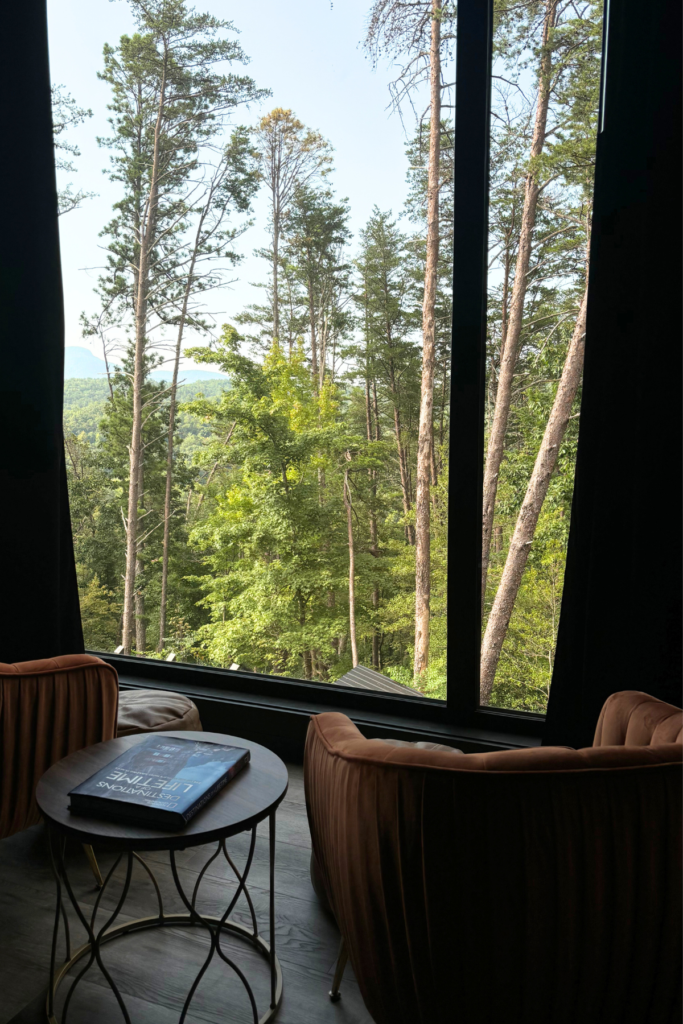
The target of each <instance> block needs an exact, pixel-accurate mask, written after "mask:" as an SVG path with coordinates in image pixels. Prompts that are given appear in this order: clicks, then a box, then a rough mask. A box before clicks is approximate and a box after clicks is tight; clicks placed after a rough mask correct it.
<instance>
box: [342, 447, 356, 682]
mask: <svg viewBox="0 0 683 1024" xmlns="http://www.w3.org/2000/svg"><path fill="white" fill-rule="evenodd" d="M346 457H347V459H348V458H350V456H349V455H348V454H347V456H346ZM344 507H345V508H346V525H347V528H348V534H349V635H350V638H351V661H352V664H353V667H354V668H355V667H356V665H357V664H358V647H357V645H356V553H355V550H354V546H353V511H352V506H351V489H350V487H349V467H348V466H345V467H344Z"/></svg>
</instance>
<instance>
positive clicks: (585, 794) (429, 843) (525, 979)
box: [304, 692, 683, 1024]
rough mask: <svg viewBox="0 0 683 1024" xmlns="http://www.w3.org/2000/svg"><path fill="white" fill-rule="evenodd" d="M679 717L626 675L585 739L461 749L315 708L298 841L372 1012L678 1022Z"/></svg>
mask: <svg viewBox="0 0 683 1024" xmlns="http://www.w3.org/2000/svg"><path fill="white" fill-rule="evenodd" d="M682 725H683V714H682V713H681V711H680V710H679V709H677V708H674V707H672V706H671V705H668V704H664V703H662V702H661V701H657V700H655V699H653V698H650V697H648V696H647V695H646V694H643V693H637V692H626V693H620V694H615V695H614V696H612V697H610V698H609V700H608V701H607V702H606V704H605V706H604V708H603V711H602V714H601V716H600V720H599V722H598V725H597V730H596V734H595V742H594V745H593V747H591V748H587V749H584V750H572V749H569V748H560V747H554V748H553V747H540V748H536V749H531V750H516V751H500V752H496V753H490V754H485V753H482V754H460V753H449V752H446V751H439V750H425V749H418V748H410V747H392V746H390V745H388V744H387V743H386V742H383V741H380V740H366V739H365V738H364V737H363V736H362V735H361V733H360V732H359V731H358V729H357V728H356V727H355V726H354V725H353V723H352V722H351V721H350V720H349V719H348V718H346V717H345V716H344V715H341V714H336V713H326V714H320V715H317V716H314V717H313V719H312V721H311V724H310V726H309V731H308V738H307V745H306V759H305V766H304V778H305V786H306V801H307V809H308V815H309V822H310V827H311V836H312V841H313V850H314V854H315V857H316V858H317V861H318V865H319V870H320V875H321V878H322V882H323V885H324V889H325V892H326V895H327V897H328V899H329V902H330V905H331V908H332V911H333V913H334V915H335V917H336V920H337V923H338V925H339V928H340V930H341V933H342V938H343V941H344V946H345V950H346V951H347V952H348V956H349V959H350V961H351V963H352V965H353V969H354V972H355V974H356V977H357V979H358V983H359V985H360V989H361V992H362V995H363V998H364V1000H365V1003H366V1005H367V1007H368V1010H369V1012H370V1013H371V1014H372V1017H373V1019H374V1020H375V1021H376V1022H377V1024H441V1022H449V1024H450V1022H458V1021H462V1022H463V1024H500V1022H502V1021H504V1022H505V1024H579V1022H580V1024H678V1022H679V1021H680V1019H681V991H680V984H681V969H680V965H681V899H680V897H681V763H682V761H683V748H682V747H681V730H682Z"/></svg>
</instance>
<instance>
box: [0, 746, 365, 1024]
mask: <svg viewBox="0 0 683 1024" xmlns="http://www.w3.org/2000/svg"><path fill="white" fill-rule="evenodd" d="M288 767H289V770H290V786H289V791H288V793H287V795H286V797H285V799H284V800H283V802H282V804H281V806H280V808H279V811H278V816H277V832H276V869H275V890H276V914H275V941H276V951H277V954H278V958H279V960H280V964H281V966H282V973H283V982H284V996H283V1001H282V1006H281V1009H280V1013H279V1015H278V1018H277V1020H278V1024H372V1022H371V1018H370V1016H369V1014H368V1012H367V1010H366V1009H365V1006H364V1005H363V1001H362V998H361V995H360V991H359V989H358V985H357V983H356V981H355V979H354V977H353V972H352V971H351V968H350V967H347V972H346V974H345V977H344V982H343V986H342V992H343V997H342V1000H341V1001H340V1002H339V1003H336V1004H332V1003H331V1002H330V1000H329V998H328V995H327V993H328V991H329V988H330V986H331V981H332V973H333V970H334V964H335V960H336V956H337V951H338V945H339V934H338V931H337V928H336V925H335V924H334V922H333V921H332V920H331V919H330V917H329V915H327V914H326V913H325V912H324V911H323V910H322V908H321V907H320V906H319V904H318V902H317V900H316V897H315V894H314V892H313V889H312V886H311V882H310V876H309V858H310V834H309V831H308V822H307V818H306V807H305V800H304V791H303V771H302V769H301V766H299V765H293V766H288ZM249 842H250V836H249V835H248V834H244V835H241V836H235V837H233V839H231V840H230V841H229V843H228V849H229V852H230V855H231V857H232V858H233V860H234V862H235V863H236V865H237V867H238V869H239V870H240V871H242V870H243V868H244V864H245V861H246V858H247V854H248V850H249ZM213 849H215V847H212V848H208V847H201V848H194V849H191V850H185V851H183V852H182V853H180V854H178V856H177V860H178V868H179V873H180V876H181V879H182V882H183V884H184V887H185V891H186V892H187V893H188V895H189V894H191V892H192V890H193V887H194V884H195V882H196V879H197V877H198V874H199V872H200V871H201V868H202V867H203V866H204V864H205V863H206V861H207V859H208V857H209V856H210V855H211V852H212V850H213ZM97 854H98V860H99V862H100V866H101V868H102V870H103V872H105V871H108V870H109V869H110V868H111V866H112V864H113V863H114V859H115V858H114V855H113V854H112V853H111V852H110V851H107V850H106V849H103V850H99V851H97ZM66 856H67V867H68V872H69V877H70V879H71V880H72V884H73V888H74V892H75V894H76V896H77V897H78V899H79V902H80V903H81V904H82V906H83V907H84V908H86V907H87V908H90V910H92V908H93V907H94V904H95V901H96V899H97V890H96V888H95V886H94V884H93V879H92V875H91V874H90V870H89V867H88V864H87V861H86V860H85V857H84V855H83V853H82V850H81V849H80V848H79V847H78V846H77V845H76V844H70V846H69V848H68V850H67V855H66ZM268 857H269V855H268V826H267V823H263V824H262V825H261V826H259V829H258V832H257V839H256V845H255V850H254V858H253V862H252V866H251V871H250V875H249V891H250V893H251V896H252V899H253V902H254V907H255V910H256V915H257V919H258V922H259V926H260V927H261V928H262V929H263V931H264V934H265V937H266V938H268V881H269V859H268ZM146 860H147V862H148V864H149V866H150V868H151V869H152V870H153V872H154V874H155V877H156V878H157V881H158V883H159V887H160V889H161V892H162V897H163V899H164V905H165V907H167V908H168V909H169V910H173V911H177V912H183V911H184V909H185V908H184V907H183V906H182V903H181V900H180V898H179V897H178V895H177V893H176V891H175V886H174V885H173V879H172V875H171V870H170V866H169V861H168V855H167V854H165V853H151V854H147V855H146ZM124 876H125V862H122V863H121V864H119V866H118V868H117V870H116V872H115V874H114V875H113V877H112V882H111V883H110V885H111V892H108V891H107V892H105V894H104V896H103V898H102V900H101V905H100V910H99V914H98V921H99V922H100V923H103V922H104V920H105V919H106V916H107V911H108V912H109V913H111V911H112V910H113V908H114V906H115V904H116V902H117V899H118V894H119V893H120V886H121V884H122V881H123V878H124ZM0 878H2V885H1V886H0V1024H10V1022H11V1024H44V1022H45V1009H44V1007H45V985H46V981H47V971H48V964H49V954H50V941H51V936H52V926H53V920H54V881H53V877H52V870H51V867H50V860H49V855H48V849H47V843H46V837H45V832H44V829H43V828H42V826H36V827H35V828H33V829H28V830H27V831H26V832H23V833H21V834H19V835H17V836H12V837H11V838H9V839H6V840H4V841H3V842H0ZM236 886H237V882H236V879H235V877H234V874H233V872H232V869H231V868H230V866H229V864H228V863H227V862H226V861H225V859H224V858H223V856H222V855H221V856H220V857H219V858H217V859H216V860H214V861H213V862H212V864H211V865H210V866H209V868H208V869H207V871H206V873H205V876H204V879H203V881H202V883H201V887H200V890H199V896H198V908H199V909H200V911H201V912H203V913H206V914H214V915H219V914H222V913H223V911H224V910H225V909H226V907H227V905H228V903H229V902H230V899H231V898H232V895H233V894H234V893H235V890H236ZM124 910H125V914H122V915H121V916H120V917H119V919H118V921H119V922H123V921H125V920H131V919H133V918H136V917H145V916H149V915H151V914H153V913H154V912H155V910H156V897H155V894H154V889H153V886H152V883H151V881H150V880H149V877H148V876H147V875H146V873H145V872H144V869H143V868H141V867H140V866H139V865H136V867H135V868H134V873H133V882H132V884H131V890H130V893H129V896H128V899H127V901H126V904H125V907H124ZM69 916H70V922H71V927H72V931H73V937H74V940H75V943H76V944H78V942H80V941H83V940H84V935H85V933H84V930H83V929H82V926H81V925H80V924H79V923H78V922H77V920H76V919H75V915H74V914H73V912H71V911H70V915H69ZM231 916H232V917H233V918H234V919H235V920H237V921H240V922H242V923H244V924H249V920H250V919H249V912H248V906H247V904H246V901H245V900H244V897H241V898H240V900H239V902H238V904H237V905H236V907H235V910H234V912H233V914H232V915H231ZM222 946H223V948H224V950H225V952H226V954H227V955H228V956H229V958H230V959H231V960H233V962H234V963H235V964H236V965H237V966H238V967H239V968H240V969H241V970H243V971H244V972H245V973H246V974H247V976H248V977H249V980H250V982H251V983H252V986H253V988H254V995H255V997H256V999H257V1004H258V1009H259V1014H261V1013H263V1012H264V1010H265V1007H266V1005H267V1000H268V984H269V975H268V969H267V965H266V963H265V961H264V960H263V959H262V958H260V957H259V956H258V954H257V953H256V952H255V951H254V950H252V949H251V948H249V947H248V946H247V944H245V943H243V942H241V941H239V940H238V939H233V938H228V939H226V940H225V942H223V943H222ZM209 948H210V943H209V937H208V933H207V932H206V931H204V930H203V929H200V928H197V927H193V928H164V929H157V930H154V931H149V932H144V933H138V934H136V935H133V936H127V937H125V938H122V939H120V940H115V941H114V942H111V943H109V944H107V945H106V946H105V947H104V951H103V959H104V961H105V963H106V964H107V967H108V969H110V970H111V973H112V975H113V977H114V978H115V980H116V983H117V985H119V988H120V990H121V992H122V994H123V997H124V999H125V1002H126V1005H127V1006H128V1008H129V1011H130V1014H131V1019H132V1021H133V1022H135V1024H172V1022H175V1021H177V1020H178V1017H179V1014H180V1010H181V1007H182V1004H183V1002H184V999H185V996H186V994H187V991H188V989H189V987H190V984H191V982H192V980H193V978H194V977H195V976H196V974H197V971H198V970H199V968H200V966H201V964H202V963H203V961H204V960H205V959H206V956H207V953H208V951H209ZM77 971H78V968H75V969H74V972H72V973H73V974H75V973H77ZM67 985H68V982H65V985H64V986H63V990H62V994H61V995H60V1000H59V1005H60V1006H61V1004H62V1002H63V999H64V996H65V993H66V990H67V988H66V986H67ZM186 1019H187V1024H252V1022H253V1015H252V1012H251V1008H250V1004H249V1001H248V998H247V996H246V993H245V990H244V988H243V986H242V984H241V982H240V981H239V979H238V978H237V976H236V975H235V974H234V972H233V971H232V970H231V969H230V968H229V967H228V966H227V965H226V964H224V963H223V962H222V961H219V960H218V958H217V957H215V958H214V962H212V963H211V965H210V967H209V968H208V969H207V971H206V974H205V975H204V977H203V978H202V982H201V984H200V986H199V988H198V989H197V993H196V996H195V998H194V999H193V1002H192V1006H191V1009H190V1012H189V1014H188V1017H187V1018H186ZM121 1020H122V1016H121V1011H120V1009H119V1007H118V1005H117V1003H116V1001H115V999H114V997H113V995H112V993H111V991H110V989H109V988H108V986H107V984H106V981H105V980H104V978H103V977H102V975H101V974H100V973H99V971H98V969H97V967H96V965H95V966H93V967H92V968H91V970H90V971H89V972H88V973H87V974H86V975H85V976H84V978H83V980H82V981H81V982H80V983H79V986H78V989H77V991H76V994H75V996H74V999H73V1002H72V1004H71V1006H70V1009H69V1024H93V1022H95V1021H96V1022H97V1024H110V1022H111V1024H114V1022H116V1024H119V1022H120V1021H121Z"/></svg>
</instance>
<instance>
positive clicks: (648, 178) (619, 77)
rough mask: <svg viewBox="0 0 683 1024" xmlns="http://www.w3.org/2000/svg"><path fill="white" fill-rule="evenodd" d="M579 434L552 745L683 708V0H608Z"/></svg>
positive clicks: (584, 741)
mask: <svg viewBox="0 0 683 1024" xmlns="http://www.w3.org/2000/svg"><path fill="white" fill-rule="evenodd" d="M609 6H610V8H611V10H610V16H609V36H608V50H607V64H606V81H605V93H604V96H605V102H604V109H603V115H604V121H603V124H604V129H603V131H602V133H601V134H600V136H599V139H598V151H597V166H596V181H595V211H594V218H593V235H592V243H591V267H590V279H589V281H590V285H589V300H588V321H587V332H586V362H585V372H584V388H583V401H582V407H581V428H580V437H579V449H578V458H577V467H576V486H575V492H574V503H573V508H572V523H571V533H570V538H569V552H568V558H567V571H566V578H565V591H564V597H563V602H562V616H561V620H560V630H559V637H558V644H557V657H556V663H555V671H554V675H553V683H552V688H551V692H550V703H549V708H548V719H547V724H546V734H545V739H544V742H546V743H562V744H564V743H567V744H570V745H571V746H586V745H589V744H590V743H591V742H592V737H593V731H594V728H595V723H596V721H597V717H598V714H599V712H600V708H601V707H602V704H603V701H604V700H605V698H606V697H607V696H609V694H611V693H614V692H616V691H618V690H631V689H633V690H645V691H646V692H648V693H650V694H652V695H654V696H656V697H659V698H661V699H662V700H666V701H669V702H671V703H674V704H678V705H680V704H681V614H682V609H681V230H680V229H681V4H680V0H654V2H652V3H649V4H646V5H643V4H642V3H640V0H618V2H616V0H612V2H611V4H610V5H609Z"/></svg>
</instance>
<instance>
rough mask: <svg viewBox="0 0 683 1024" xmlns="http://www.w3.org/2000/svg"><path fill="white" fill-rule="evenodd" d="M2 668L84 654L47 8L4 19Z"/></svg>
mask: <svg viewBox="0 0 683 1024" xmlns="http://www.w3.org/2000/svg"><path fill="white" fill-rule="evenodd" d="M0 83H1V87H2V113H1V114H0V118H1V120H2V140H3V150H4V152H3V155H2V160H0V182H1V185H0V190H1V191H0V194H1V195H2V197H3V201H2V220H1V221H0V223H1V225H2V227H1V229H0V234H1V243H0V661H4V662H14V661H24V660H30V659H33V658H44V657H52V656H54V655H58V654H71V653H78V652H81V651H83V633H82V630H81V620H80V612H79V607H78V590H77V586H76V572H75V566H74V555H73V545H72V540H71V525H70V520H69V498H68V493H67V486H66V467H65V462H64V444H63V437H62V398H63V390H64V384H63V372H64V310H63V301H62V280H61V269H60V258H59V233H58V228H57V192H56V184H55V167H54V153H53V146H52V118H51V103H50V71H49V64H48V47H47V14H46V7H45V0H22V2H21V3H6V4H3V7H2V15H1V16H0Z"/></svg>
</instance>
